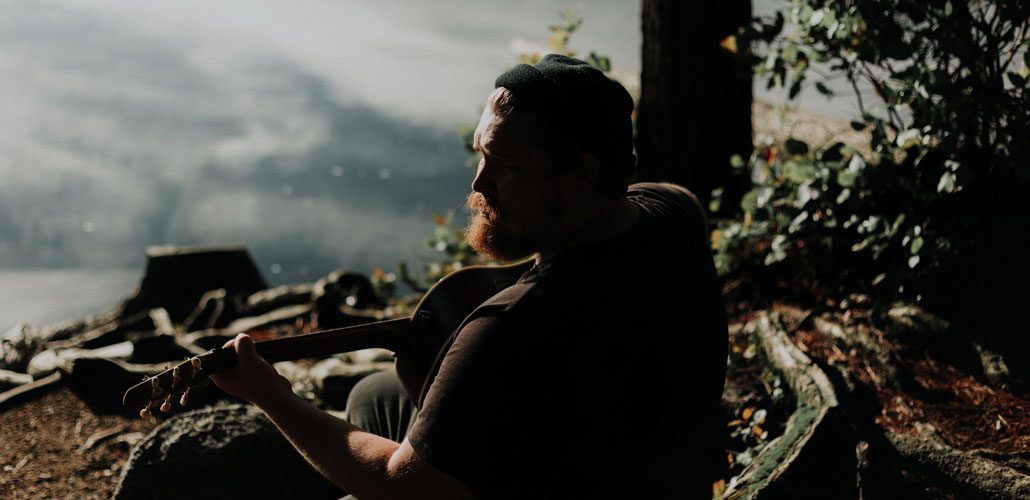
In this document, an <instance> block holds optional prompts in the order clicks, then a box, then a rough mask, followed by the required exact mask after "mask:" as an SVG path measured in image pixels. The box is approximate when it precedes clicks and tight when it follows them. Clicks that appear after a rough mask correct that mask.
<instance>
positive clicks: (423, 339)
mask: <svg viewBox="0 0 1030 500" xmlns="http://www.w3.org/2000/svg"><path fill="white" fill-rule="evenodd" d="M532 266H533V259H526V260H522V261H519V262H516V263H513V264H509V265H505V266H470V267H466V268H463V269H460V270H458V271H455V272H453V273H451V274H449V275H448V276H447V277H445V278H443V279H442V280H440V281H439V282H438V283H437V284H436V285H434V286H433V287H432V288H430V289H429V291H428V292H426V294H425V296H424V297H423V298H422V300H421V301H420V302H419V303H418V305H417V306H416V307H415V311H414V313H413V314H412V315H411V317H408V318H399V319H391V320H385V321H378V322H375V323H368V324H364V325H357V326H350V327H346V328H336V329H332V330H325V331H321V332H314V333H309V334H305V335H297V336H293V337H285V338H281V339H274V340H266V341H262V342H256V343H255V344H254V346H255V348H256V349H257V352H258V354H259V355H261V357H262V358H264V359H265V360H266V361H268V362H269V363H275V362H278V361H290V360H296V359H302V358H307V357H313V356H324V355H328V354H335V353H341V352H349V351H356V350H359V349H367V348H370V347H379V348H384V349H389V350H391V351H393V352H394V355H395V358H396V366H397V375H398V376H399V378H400V380H401V383H402V384H403V385H404V388H405V389H406V390H407V391H408V394H409V395H410V396H411V399H412V401H415V404H416V406H418V407H420V408H421V406H422V397H423V396H424V394H425V392H426V389H427V388H428V385H429V384H431V383H432V381H431V380H429V374H430V372H431V370H432V369H433V367H434V364H435V362H436V360H437V357H438V356H440V355H442V353H441V350H442V349H443V348H444V345H445V344H446V343H447V341H448V339H449V338H450V336H451V334H452V333H454V331H455V330H456V329H457V328H458V327H459V326H461V323H462V322H463V321H464V320H465V318H466V317H468V315H469V314H471V313H472V312H473V311H474V310H475V309H476V308H477V307H478V306H479V305H480V304H482V303H483V302H485V301H486V300H487V299H489V298H490V297H492V296H494V295H495V294H497V293H498V292H500V291H501V290H504V289H505V288H507V287H509V286H511V285H512V284H514V283H515V282H516V281H518V279H519V278H520V277H521V276H522V275H523V274H524V273H525V272H526V271H528V270H529V269H530V268H531V267H532ZM235 365H236V352H235V350H234V349H232V348H220V349H212V350H210V351H208V352H207V353H205V354H202V355H200V356H196V357H194V358H191V359H189V360H187V361H185V362H183V363H180V364H179V365H177V366H175V367H174V368H171V369H168V370H165V371H164V372H161V373H160V374H158V375H155V376H153V377H149V378H147V379H144V381H143V382H141V383H139V384H136V385H134V386H132V387H130V388H129V389H128V390H127V391H126V392H125V396H124V397H123V398H122V404H123V405H125V407H126V408H128V409H136V408H141V407H142V408H143V410H141V411H140V415H141V416H147V415H149V414H150V409H151V407H153V406H154V405H155V404H158V403H160V402H161V401H162V400H163V403H161V409H162V410H163V411H167V410H168V409H169V408H170V407H171V405H170V401H171V400H172V398H173V397H174V396H178V395H181V396H182V398H181V400H180V403H181V404H186V398H187V397H188V395H189V391H190V389H191V388H192V387H193V386H195V385H196V384H198V383H199V382H201V381H203V379H204V378H206V377H207V376H208V375H210V374H212V373H218V372H221V371H225V370H229V369H231V368H232V367H233V366H235Z"/></svg>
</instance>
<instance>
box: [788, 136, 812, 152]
mask: <svg viewBox="0 0 1030 500" xmlns="http://www.w3.org/2000/svg"><path fill="white" fill-rule="evenodd" d="M786 146H787V152H788V153H790V154H792V155H803V154H806V153H808V143H807V142H805V141H799V140H797V139H794V138H790V139H787V143H786Z"/></svg>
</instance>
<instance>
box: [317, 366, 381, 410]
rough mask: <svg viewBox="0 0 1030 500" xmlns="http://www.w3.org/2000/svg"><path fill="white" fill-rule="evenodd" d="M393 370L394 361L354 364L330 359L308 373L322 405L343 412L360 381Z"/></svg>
mask: <svg viewBox="0 0 1030 500" xmlns="http://www.w3.org/2000/svg"><path fill="white" fill-rule="evenodd" d="M392 369H393V362H392V361H372V362H368V363H360V364H353V363H347V362H344V361H341V360H340V359H337V358H328V359H325V360H322V361H319V362H318V363H317V364H315V366H312V367H311V369H310V370H309V371H308V373H309V376H310V377H311V383H312V384H313V385H314V389H315V393H316V394H317V395H318V397H319V398H320V399H321V400H322V404H323V405H324V406H325V407H326V408H329V409H333V410H343V409H345V408H346V407H347V396H349V395H350V391H351V389H353V388H354V385H355V384H357V383H358V381H359V380H361V379H362V378H364V377H365V376H366V375H370V374H373V373H376V372H381V371H386V370H392Z"/></svg>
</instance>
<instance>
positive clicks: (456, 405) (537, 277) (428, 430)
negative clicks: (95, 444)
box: [212, 54, 728, 500]
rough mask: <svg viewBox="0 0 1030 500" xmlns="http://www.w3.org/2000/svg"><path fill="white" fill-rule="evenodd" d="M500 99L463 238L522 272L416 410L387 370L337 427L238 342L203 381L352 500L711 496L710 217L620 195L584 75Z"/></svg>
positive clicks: (626, 124) (628, 141)
mask: <svg viewBox="0 0 1030 500" xmlns="http://www.w3.org/2000/svg"><path fill="white" fill-rule="evenodd" d="M495 87H496V88H495V90H494V92H493V93H491V94H490V96H489V97H488V99H487V104H486V108H485V110H484V112H483V115H482V117H481V119H480V122H479V126H478V127H477V129H476V132H475V136H474V146H475V149H476V150H477V151H478V152H480V153H481V156H482V159H481V160H480V162H479V165H478V167H477V170H476V175H475V179H474V180H473V181H472V193H471V194H470V195H469V196H468V199H467V206H468V208H469V209H470V210H471V212H472V214H471V218H470V221H469V225H468V231H467V235H468V240H469V243H470V244H471V246H472V247H473V248H474V249H475V250H477V251H478V252H480V253H481V254H483V255H486V256H489V257H491V258H494V259H497V260H501V261H510V260H515V259H519V258H523V257H528V256H530V255H532V256H534V257H535V264H534V265H533V267H532V269H530V270H529V271H527V272H526V273H525V274H523V275H522V277H521V278H520V279H519V280H518V282H517V283H516V284H515V285H512V286H511V287H509V288H507V289H505V290H503V291H501V292H500V293H498V294H497V295H496V296H494V297H493V298H491V299H490V300H488V301H487V303H488V304H489V305H490V307H489V308H486V307H484V306H481V309H482V311H486V312H480V313H478V314H477V313H473V314H474V316H475V317H474V319H471V320H470V321H469V320H467V321H466V322H465V323H464V324H463V326H462V327H461V328H460V330H459V331H458V332H456V334H455V335H454V336H453V337H452V341H451V343H450V344H449V345H448V346H447V347H446V351H445V353H446V354H445V355H444V356H443V357H442V358H441V361H440V362H439V363H438V366H437V367H436V369H435V370H434V374H435V375H434V378H432V383H431V385H429V389H428V392H427V393H426V395H425V400H424V402H423V404H422V406H421V409H418V410H416V409H415V406H414V405H413V404H412V403H411V398H410V397H409V395H407V394H406V393H405V392H404V390H403V388H402V386H401V384H400V382H399V381H398V379H397V376H396V375H395V374H393V373H390V372H385V373H380V374H376V375H372V376H369V377H366V378H365V379H363V380H362V381H361V382H359V383H358V385H357V386H356V387H355V388H354V390H353V391H352V393H351V396H350V399H349V401H348V409H347V412H348V413H347V416H348V417H347V420H343V419H339V418H336V417H334V416H332V415H329V414H328V413H325V412H323V411H320V410H318V409H317V408H315V407H313V406H311V405H310V404H309V403H308V402H307V401H305V400H304V399H302V398H300V397H298V396H295V395H294V394H293V393H292V392H291V391H290V389H289V386H288V384H283V383H282V382H283V381H284V379H282V377H280V376H278V374H277V373H276V372H275V369H274V368H273V367H271V366H270V365H269V364H268V363H266V362H264V361H263V360H262V359H261V358H260V357H258V356H257V354H256V353H255V351H254V347H253V342H252V340H251V339H250V338H249V337H247V336H246V335H243V334H241V335H240V336H238V337H237V338H236V339H235V340H233V341H232V342H230V343H229V344H227V345H234V346H235V348H236V350H237V353H238V354H239V358H240V361H239V363H238V364H237V367H236V368H235V369H234V370H233V371H232V372H228V373H225V374H219V375H213V376H212V378H213V379H214V380H215V382H216V383H217V384H218V385H219V386H220V387H222V388H223V389H225V390H226V391H228V392H230V393H232V394H235V395H237V396H240V397H243V398H245V399H248V400H250V401H252V402H253V403H255V404H256V405H257V406H258V407H259V408H261V409H262V410H263V411H264V412H265V413H266V414H267V415H268V416H269V417H270V418H271V420H272V421H273V422H274V423H275V424H276V426H277V427H278V428H279V429H280V430H281V431H282V432H283V433H284V434H285V435H286V436H287V438H289V440H290V441H291V442H292V443H293V445H294V446H295V447H296V448H297V450H298V451H300V453H301V454H302V455H303V456H304V457H305V458H306V459H307V460H308V461H309V462H310V463H311V464H312V465H313V466H314V467H315V468H316V469H317V470H318V471H319V472H321V473H322V474H323V475H325V476H326V477H327V478H329V479H330V480H331V481H333V482H334V483H335V484H337V485H338V486H339V487H340V488H342V489H343V490H345V491H346V492H348V493H350V494H351V498H360V499H362V500H370V499H377V498H383V499H405V498H412V499H427V498H448V499H450V498H453V499H464V498H490V499H493V498H555V499H558V498H562V499H564V498H647V499H653V498H679V499H683V498H702V499H708V498H711V494H712V490H711V487H712V482H714V481H716V480H717V479H719V478H720V477H721V476H720V473H721V472H722V471H723V468H724V467H725V465H726V464H725V458H724V455H723V445H724V443H723V439H724V436H725V425H724V423H723V421H722V414H721V409H720V401H721V396H722V391H723V382H724V377H725V371H726V354H727V352H726V350H727V342H728V339H727V325H726V317H725V313H724V309H723V303H722V297H721V294H720V292H719V289H718V287H717V284H716V277H715V271H714V265H713V262H712V258H711V254H710V252H709V247H708V243H707V236H706V235H707V228H706V220H705V217H704V212H703V210H702V209H701V207H700V206H699V204H698V202H697V200H696V198H695V197H694V196H693V195H692V194H691V193H690V192H689V191H687V190H686V189H684V188H682V187H678V186H675V185H672V184H666V183H636V184H632V185H628V179H629V178H630V177H631V175H632V172H633V168H634V162H635V157H634V155H633V153H632V119H631V113H632V110H633V101H632V99H631V97H630V96H629V94H628V92H626V90H625V89H624V88H623V87H622V86H621V85H620V84H618V83H617V82H615V81H614V80H611V79H610V78H608V77H606V76H605V75H604V74H603V73H601V72H600V71H598V70H597V69H595V68H593V67H592V66H590V65H589V64H587V63H585V62H583V61H580V60H577V59H573V58H570V57H566V56H561V55H554V54H551V55H548V56H545V57H544V58H543V59H542V60H541V61H540V62H539V63H537V64H535V65H527V64H521V65H519V66H516V67H515V68H513V69H512V70H510V71H508V72H505V73H504V74H502V75H501V76H499V77H498V78H497V80H496V82H495ZM477 311H480V310H477ZM470 318H472V316H470ZM270 388H274V389H270Z"/></svg>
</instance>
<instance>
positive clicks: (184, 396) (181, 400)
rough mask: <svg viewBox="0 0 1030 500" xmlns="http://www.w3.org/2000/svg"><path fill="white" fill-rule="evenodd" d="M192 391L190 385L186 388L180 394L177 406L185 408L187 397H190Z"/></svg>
mask: <svg viewBox="0 0 1030 500" xmlns="http://www.w3.org/2000/svg"><path fill="white" fill-rule="evenodd" d="M192 390H193V386H192V385H188V386H186V390H185V391H184V392H183V393H182V397H181V398H179V404H180V405H182V406H186V402H187V401H188V400H189V397H190V391H192Z"/></svg>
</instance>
